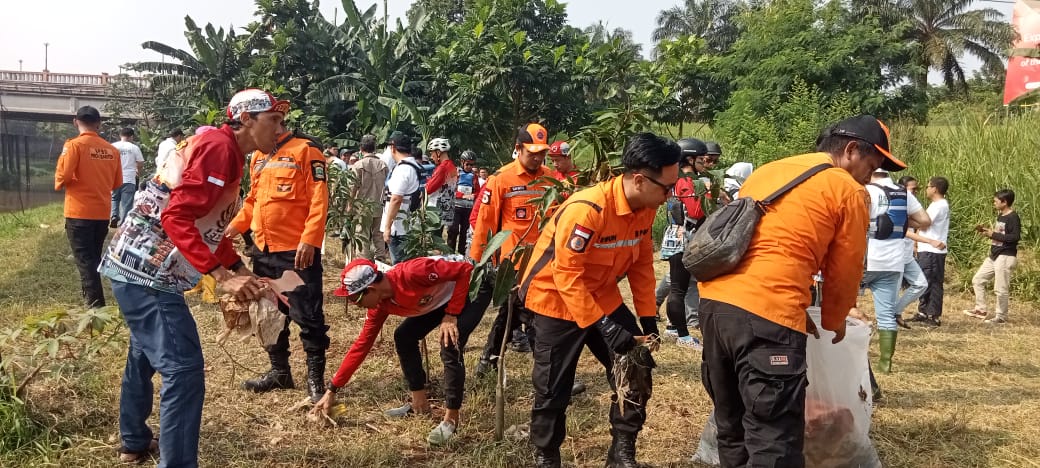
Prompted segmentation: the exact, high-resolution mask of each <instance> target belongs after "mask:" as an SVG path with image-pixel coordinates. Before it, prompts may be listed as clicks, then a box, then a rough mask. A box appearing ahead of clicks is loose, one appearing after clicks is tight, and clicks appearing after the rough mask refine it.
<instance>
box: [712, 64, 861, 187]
mask: <svg viewBox="0 0 1040 468" xmlns="http://www.w3.org/2000/svg"><path fill="white" fill-rule="evenodd" d="M748 97H749V96H748V95H745V94H740V95H734V98H733V99H732V100H731V103H732V105H731V107H730V108H729V109H727V110H726V112H724V113H722V114H721V115H720V116H719V124H718V126H717V127H716V128H715V132H716V135H717V136H718V137H719V138H720V139H721V141H725V142H726V145H727V146H726V152H727V158H730V159H732V160H737V161H747V162H751V163H753V164H754V165H755V166H756V167H757V166H760V165H762V164H764V163H766V162H769V161H773V160H775V159H779V158H782V157H786V156H792V155H795V154H802V153H808V152H811V151H813V147H814V143H815V141H816V137H817V136H818V135H819V133H820V130H821V129H823V128H824V127H826V126H827V125H828V124H831V123H833V122H837V121H838V120H841V119H843V118H846V117H848V116H850V115H854V114H855V113H856V112H855V111H854V110H853V107H852V105H851V103H850V102H849V100H848V99H847V98H846V97H844V96H842V95H839V96H836V97H834V98H826V97H825V96H824V95H823V93H822V92H821V91H820V90H819V89H818V88H816V87H815V86H814V85H809V84H806V83H805V82H803V81H800V80H795V82H794V83H792V86H791V93H790V95H789V97H788V98H787V99H781V98H780V97H778V96H774V97H773V99H772V100H770V101H769V102H766V103H764V105H765V106H766V108H767V109H768V110H767V111H766V112H765V113H764V114H760V113H759V112H758V111H756V110H755V107H756V106H757V105H760V104H763V103H753V102H749V101H746V100H745V99H746V98H748ZM734 155H735V156H734Z"/></svg>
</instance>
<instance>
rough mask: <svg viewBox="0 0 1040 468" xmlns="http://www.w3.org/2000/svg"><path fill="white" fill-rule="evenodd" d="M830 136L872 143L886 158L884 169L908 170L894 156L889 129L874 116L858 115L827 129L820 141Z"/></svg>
mask: <svg viewBox="0 0 1040 468" xmlns="http://www.w3.org/2000/svg"><path fill="white" fill-rule="evenodd" d="M828 136H843V137H846V138H854V139H856V140H861V141H865V142H867V143H870V144H871V145H873V146H874V148H875V149H877V150H878V152H879V153H881V154H882V155H884V156H885V162H883V163H881V168H882V169H884V170H886V171H892V172H895V171H901V170H903V169H906V163H905V162H903V161H900V160H898V159H896V157H895V156H892V147H891V143H890V140H889V136H890V135H889V132H888V127H886V126H885V124H883V123H881V121H880V120H878V119H877V118H876V117H874V116H873V115H868V114H863V115H857V116H855V117H850V118H848V119H845V120H842V121H841V122H838V123H836V124H834V125H832V126H830V127H827V128H826V129H824V130H823V133H821V134H820V138H819V139H818V141H819V140H822V139H823V138H826V137H828Z"/></svg>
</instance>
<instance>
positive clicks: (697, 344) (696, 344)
mask: <svg viewBox="0 0 1040 468" xmlns="http://www.w3.org/2000/svg"><path fill="white" fill-rule="evenodd" d="M675 344H677V345H679V346H681V347H683V348H690V349H694V350H697V351H700V350H702V349H704V346H703V345H701V340H698V339H697V338H694V337H692V336H689V335H687V336H684V337H682V338H679V339H678V340H675Z"/></svg>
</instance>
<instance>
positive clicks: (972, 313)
mask: <svg viewBox="0 0 1040 468" xmlns="http://www.w3.org/2000/svg"><path fill="white" fill-rule="evenodd" d="M964 315H967V316H968V317H975V318H980V319H984V318H986V317H987V316H989V314H987V313H986V312H983V311H981V310H978V309H971V310H965V311H964Z"/></svg>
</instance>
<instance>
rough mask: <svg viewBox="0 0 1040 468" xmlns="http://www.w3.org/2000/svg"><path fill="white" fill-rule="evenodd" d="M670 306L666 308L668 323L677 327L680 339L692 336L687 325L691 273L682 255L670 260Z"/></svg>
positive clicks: (676, 330)
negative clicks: (685, 265) (683, 262)
mask: <svg viewBox="0 0 1040 468" xmlns="http://www.w3.org/2000/svg"><path fill="white" fill-rule="evenodd" d="M668 279H669V288H668V305H667V306H666V308H665V311H666V313H667V314H668V322H669V323H671V324H672V326H673V327H675V332H676V333H678V334H679V337H684V336H690V328H689V326H688V325H687V323H686V292H687V291H689V289H690V271H689V270H687V269H686V267H684V266H683V264H682V254H681V253H678V254H675V255H672V256H671V257H669V258H668Z"/></svg>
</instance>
